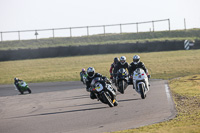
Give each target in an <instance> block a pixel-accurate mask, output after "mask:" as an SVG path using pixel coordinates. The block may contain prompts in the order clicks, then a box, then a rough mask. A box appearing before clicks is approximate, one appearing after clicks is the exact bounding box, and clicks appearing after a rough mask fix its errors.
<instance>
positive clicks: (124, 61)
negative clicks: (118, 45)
mask: <svg viewBox="0 0 200 133" xmlns="http://www.w3.org/2000/svg"><path fill="white" fill-rule="evenodd" d="M120 63H121V64H122V65H124V64H125V63H126V57H125V56H122V57H120Z"/></svg>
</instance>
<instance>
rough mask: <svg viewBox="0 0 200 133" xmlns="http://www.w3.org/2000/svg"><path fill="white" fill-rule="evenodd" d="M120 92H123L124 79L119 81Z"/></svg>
mask: <svg viewBox="0 0 200 133" xmlns="http://www.w3.org/2000/svg"><path fill="white" fill-rule="evenodd" d="M119 90H120V93H122V94H124V80H121V81H119Z"/></svg>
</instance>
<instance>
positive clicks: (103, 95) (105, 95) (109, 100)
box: [102, 92, 114, 107]
mask: <svg viewBox="0 0 200 133" xmlns="http://www.w3.org/2000/svg"><path fill="white" fill-rule="evenodd" d="M102 97H103V99H104V101H105V102H106V103H107V104H108V105H109V106H110V107H113V106H114V104H113V101H112V99H111V98H110V97H109V96H108V95H107V94H106V93H105V92H104V93H102Z"/></svg>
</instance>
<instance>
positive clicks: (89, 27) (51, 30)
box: [0, 19, 170, 42]
mask: <svg viewBox="0 0 200 133" xmlns="http://www.w3.org/2000/svg"><path fill="white" fill-rule="evenodd" d="M163 21H166V22H167V25H166V27H168V30H169V31H170V19H162V20H153V21H146V22H137V23H123V24H110V25H96V26H82V27H67V28H52V29H36V30H21V31H3V32H0V34H1V35H0V36H1V42H3V41H4V35H5V34H8V33H12V34H13V33H14V34H16V36H18V40H19V41H20V40H23V38H21V34H22V33H27V34H28V32H29V33H30V32H32V33H34V34H33V36H35V39H36V40H37V39H38V35H39V34H40V32H41V31H48V32H51V36H49V37H52V38H55V36H56V35H55V31H58V30H68V31H69V37H74V36H73V30H74V29H86V33H85V35H87V36H90V29H91V28H102V29H103V33H102V34H104V35H106V28H108V27H113V26H118V27H119V32H120V33H123V26H127V25H135V26H136V27H135V28H136V32H137V33H138V32H139V25H142V24H148V23H149V24H151V25H152V28H150V31H151V32H154V31H155V25H154V24H155V23H158V22H163ZM151 29H152V30H151ZM133 30H134V29H133Z"/></svg>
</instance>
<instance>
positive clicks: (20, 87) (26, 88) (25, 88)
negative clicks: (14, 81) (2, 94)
mask: <svg viewBox="0 0 200 133" xmlns="http://www.w3.org/2000/svg"><path fill="white" fill-rule="evenodd" d="M14 86H15V87H16V90H18V91H19V92H20V93H21V94H24V92H26V91H27V92H28V93H31V89H30V88H29V86H28V84H27V83H26V82H24V81H23V80H22V81H18V87H17V86H16V85H14Z"/></svg>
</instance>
